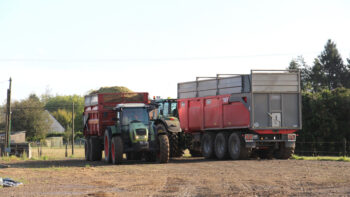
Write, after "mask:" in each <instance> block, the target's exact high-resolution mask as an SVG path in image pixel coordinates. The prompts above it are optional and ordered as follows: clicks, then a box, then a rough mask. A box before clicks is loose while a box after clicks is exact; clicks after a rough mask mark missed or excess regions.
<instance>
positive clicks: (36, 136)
mask: <svg viewBox="0 0 350 197" xmlns="http://www.w3.org/2000/svg"><path fill="white" fill-rule="evenodd" d="M109 92H132V91H131V90H130V89H128V88H126V87H123V86H113V87H101V88H100V89H98V90H90V91H89V93H88V94H95V93H109ZM73 103H74V114H72V112H73ZM11 105H12V121H11V125H12V129H11V130H12V131H26V138H27V140H28V141H42V140H44V139H45V138H46V137H53V136H63V137H64V140H65V141H68V140H70V139H71V138H72V125H73V118H72V117H74V133H75V138H82V137H83V116H82V114H83V111H84V97H83V96H79V95H67V96H62V95H56V96H52V95H50V94H49V93H46V94H43V95H41V96H40V97H39V96H37V95H35V94H31V95H29V96H28V98H26V99H23V100H21V101H13V102H12V103H11ZM5 110H6V107H5V106H2V107H1V108H0V111H1V112H2V113H1V114H3V116H1V118H0V130H4V129H5V126H6V121H5V116H4V114H5ZM49 113H50V114H51V115H52V116H53V117H54V118H55V119H56V120H57V121H58V122H59V123H60V124H61V125H62V127H63V128H64V129H65V132H64V133H59V132H57V131H54V130H52V129H51V128H50V126H51V124H52V120H51V119H50V118H49ZM49 131H50V132H49Z"/></svg>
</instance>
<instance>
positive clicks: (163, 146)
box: [158, 135, 170, 163]
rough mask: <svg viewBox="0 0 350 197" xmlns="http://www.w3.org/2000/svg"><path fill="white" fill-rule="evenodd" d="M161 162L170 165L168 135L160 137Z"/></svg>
mask: <svg viewBox="0 0 350 197" xmlns="http://www.w3.org/2000/svg"><path fill="white" fill-rule="evenodd" d="M158 139H159V162H160V163H168V162H169V155H170V154H169V153H170V147H169V139H168V136H167V135H159V136H158Z"/></svg>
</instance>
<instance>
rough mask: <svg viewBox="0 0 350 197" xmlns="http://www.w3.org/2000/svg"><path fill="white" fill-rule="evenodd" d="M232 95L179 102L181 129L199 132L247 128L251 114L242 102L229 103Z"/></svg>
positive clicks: (181, 100)
mask: <svg viewBox="0 0 350 197" xmlns="http://www.w3.org/2000/svg"><path fill="white" fill-rule="evenodd" d="M229 97H230V95H219V96H209V97H199V98H188V99H179V100H178V111H179V119H180V125H181V129H182V130H183V131H184V132H190V133H191V132H198V131H203V130H205V129H218V130H220V129H224V128H233V127H234V128H247V127H249V124H250V113H249V110H248V109H247V107H246V106H245V105H244V104H243V103H242V102H232V103H229V102H228V100H229Z"/></svg>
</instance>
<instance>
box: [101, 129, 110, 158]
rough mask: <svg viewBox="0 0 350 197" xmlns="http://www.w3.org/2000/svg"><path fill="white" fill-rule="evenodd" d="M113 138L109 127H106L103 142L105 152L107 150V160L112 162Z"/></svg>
mask: <svg viewBox="0 0 350 197" xmlns="http://www.w3.org/2000/svg"><path fill="white" fill-rule="evenodd" d="M111 138H112V132H111V131H110V130H109V129H106V131H105V134H104V137H103V140H104V142H103V144H104V152H105V161H106V162H107V163H111V162H112V158H111V140H112V139H111Z"/></svg>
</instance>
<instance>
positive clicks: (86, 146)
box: [84, 138, 91, 161]
mask: <svg viewBox="0 0 350 197" xmlns="http://www.w3.org/2000/svg"><path fill="white" fill-rule="evenodd" d="M84 150H85V160H86V161H90V158H91V156H90V155H91V153H90V138H86V139H85V143H84Z"/></svg>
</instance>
